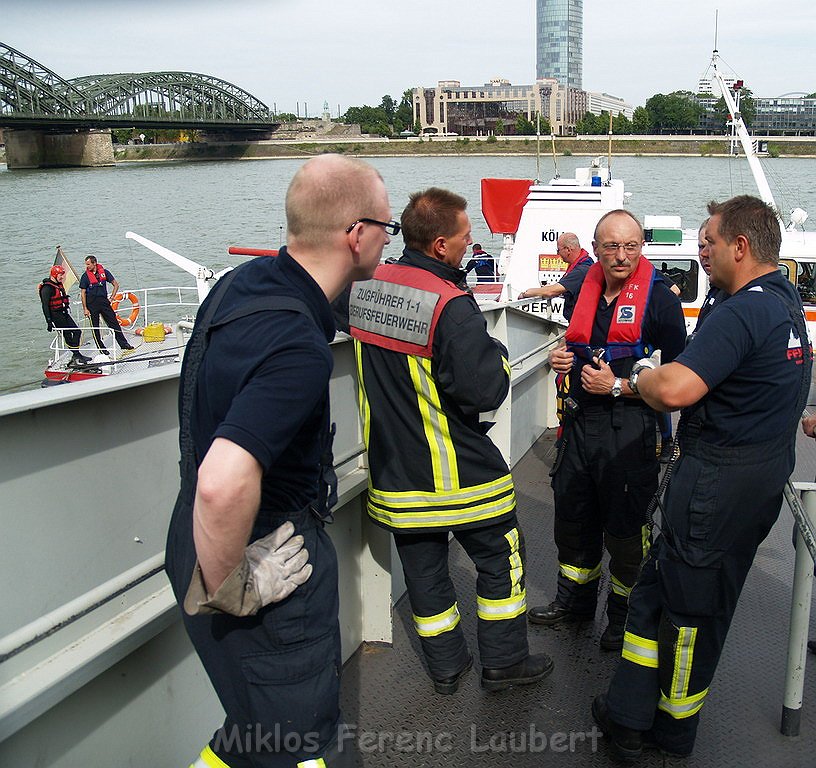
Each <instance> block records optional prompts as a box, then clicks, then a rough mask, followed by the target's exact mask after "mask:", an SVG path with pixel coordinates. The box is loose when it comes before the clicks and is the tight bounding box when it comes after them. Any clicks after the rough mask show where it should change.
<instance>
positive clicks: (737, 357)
mask: <svg viewBox="0 0 816 768" xmlns="http://www.w3.org/2000/svg"><path fill="white" fill-rule="evenodd" d="M734 306H735V305H733V304H731V303H730V302H729V303H726V304H723V305H722V306H721V307H719V309H718V310H717V311H716V312H712V313H711V315H709V317H707V318H706V321H705V323H704V324H703V326H702V327H701V328H700V329H699V330H698V331H697V332H696V333H695V334H694V338H693V339H692V340H691V342H690V343H689V345H688V347H686V349H685V350H684V351H683V352H682V353H681V354H680V355H679V356H678V357H677V362H678V363H681V364H682V365H685V366H686V368H689V369H691V370H692V371H694V373H696V374H697V375H698V376H699V377H700V378H701V379H702V380H703V381H704V382H705V383H706V385H707V386H708V388H709V389H713V388H714V387H715V386H717V385H718V384H720V383H721V382H722V381H724V380H725V379H726V378H727V377H728V376H729V375H730V374H731V373H732V372H733V371H734V370H736V368H737V367H738V366H739V365H740V363H741V362H742V361H743V359H744V358H745V356H746V355H748V354H750V352H751V349H752V348H753V346H754V341H753V339H752V337H751V332H750V329H749V328H748V327H747V326H746V325H745V323H744V322H743V320H742V318H741V317H740V316H739V314H738V313H736V312H734V309H733V308H734Z"/></svg>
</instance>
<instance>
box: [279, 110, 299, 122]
mask: <svg viewBox="0 0 816 768" xmlns="http://www.w3.org/2000/svg"><path fill="white" fill-rule="evenodd" d="M275 119H277V120H280V122H282V123H294V122H297V115H296V114H294V113H293V112H278V114H277V115H275Z"/></svg>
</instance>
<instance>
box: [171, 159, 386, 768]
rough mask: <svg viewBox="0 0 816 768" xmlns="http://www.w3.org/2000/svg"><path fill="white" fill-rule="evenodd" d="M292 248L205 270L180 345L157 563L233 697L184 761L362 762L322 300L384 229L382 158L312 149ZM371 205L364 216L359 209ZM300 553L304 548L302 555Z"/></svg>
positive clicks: (365, 264) (360, 275) (225, 697)
mask: <svg viewBox="0 0 816 768" xmlns="http://www.w3.org/2000/svg"><path fill="white" fill-rule="evenodd" d="M286 216H287V225H288V234H287V247H284V248H282V249H281V251H280V254H279V256H278V257H277V258H275V259H271V258H268V257H260V258H257V259H254V260H252V261H250V262H248V263H246V264H244V265H241V266H240V267H238V268H237V269H235V270H233V271H232V272H230V273H229V274H227V275H226V276H224V277H222V278H221V280H219V282H218V283H216V284H215V286H214V287H213V289H212V291H211V292H210V295H209V296H208V297H207V299H206V300H205V301H204V302H203V303H202V305H201V308H200V310H199V313H198V317H197V318H196V326H195V329H194V332H193V335H192V337H191V339H190V341H189V343H188V345H187V348H186V352H185V357H184V365H183V369H182V377H181V392H180V398H179V406H180V413H179V422H180V443H181V449H182V473H181V491H180V493H179V496H178V499H177V502H176V507H175V509H174V511H173V517H172V520H171V523H170V530H169V533H168V540H167V566H166V567H167V573H168V576H169V577H170V581H171V583H172V585H173V589H174V592H175V595H176V599H177V600H178V602H179V604H180V605H182V606H183V611H182V616H183V619H184V625H185V628H186V630H187V632H188V634H189V635H190V638H191V640H192V642H193V645H194V646H195V649H196V652H197V653H198V655H199V656H200V658H201V661H202V663H203V665H204V668H205V670H206V671H207V674H208V676H209V678H210V680H211V682H212V684H213V687H214V688H215V690H216V693H217V694H218V697H219V700H220V701H221V704H222V705H223V707H224V710H225V712H226V719H225V721H224V723H223V725H222V726H221V728H219V729H218V730H217V731H216V732H215V734H214V735H213V738H212V739H211V740H210V742H209V744H208V745H207V746H206V747H205V748H204V750H203V751H202V753H201V755H200V757H199V758H198V760H197V761H196V762H195V764H194V765H195V768H205V767H208V768H214V767H215V768H225V766H226V768H259V767H262V768H295V766H298V767H299V768H313V766H320V768H336V767H337V766H344V768H345V767H346V766H348V768H351V767H352V766H355V754H356V750H355V749H353V745H352V744H349V743H347V742H346V741H345V740H344V739H343V738H339V737H338V728H339V726H340V709H339V676H340V668H341V661H342V658H341V654H340V627H339V621H338V600H339V598H338V589H337V558H336V554H335V551H334V547H333V545H332V542H331V539H330V538H329V536H328V534H327V533H326V532H325V530H324V528H323V521H324V519H325V518H326V516H327V514H328V510H329V508H330V507H331V504H332V503H334V501H335V499H333V498H332V497H333V495H334V494H333V488H334V487H336V478H335V477H334V474H333V469H332V458H331V438H330V435H331V434H332V430H331V429H330V425H329V391H328V387H329V379H330V376H331V371H332V365H333V358H332V353H331V350H330V348H329V342H330V341H331V340H332V339H333V338H334V335H335V325H334V319H333V316H332V310H331V307H330V303H329V302H330V301H331V300H333V299H335V298H336V297H337V295H338V294H340V292H341V291H342V290H344V289H345V288H346V287H347V285H348V283H349V282H350V281H351V280H354V279H364V278H366V277H370V276H371V275H372V274H373V272H374V268H375V267H376V265H377V264H378V263H379V260H380V257H381V255H382V250H383V247H384V246H385V244H386V243H388V242H389V238H388V230H389V229H391V230H392V231H393V225H391V224H390V223H389V219H390V216H391V210H390V207H389V204H388V195H387V193H386V190H385V186H384V184H383V182H382V179H381V178H380V175H379V174H378V173H377V171H376V170H375V169H374V168H372V167H371V166H369V165H367V164H365V163H363V162H361V161H357V160H351V159H348V158H343V157H339V156H337V155H322V156H320V157H317V158H314V159H312V160H310V161H308V162H307V163H305V164H304V165H303V166H302V167H301V169H300V170H299V171H298V172H297V174H295V177H294V178H293V180H292V183H291V184H290V186H289V190H288V192H287V197H286ZM366 217H372V218H366ZM307 558H308V561H309V562H308V563H307Z"/></svg>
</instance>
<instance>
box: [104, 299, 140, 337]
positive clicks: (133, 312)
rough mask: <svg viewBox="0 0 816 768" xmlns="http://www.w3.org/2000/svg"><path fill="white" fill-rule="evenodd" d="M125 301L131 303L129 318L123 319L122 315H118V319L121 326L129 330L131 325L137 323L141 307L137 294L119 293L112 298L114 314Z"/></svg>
mask: <svg viewBox="0 0 816 768" xmlns="http://www.w3.org/2000/svg"><path fill="white" fill-rule="evenodd" d="M124 299H127V300H128V301H129V302H130V315H129V316H128V317H122V316H121V315H119V314H117V315H116V317H117V318H118V320H119V325H121V326H122V328H127V327H128V326H129V325H133V323H135V322H136V319H137V318H138V317H139V312H140V311H141V307H140V306H139V297H138V296H137V295H136V294H135V293H117V294H116V295H115V296H113V297H112V298H111V307H112V308H113V311H114V312H116V310H117V309H119V304H120V303H121V302H122V301H123V300H124Z"/></svg>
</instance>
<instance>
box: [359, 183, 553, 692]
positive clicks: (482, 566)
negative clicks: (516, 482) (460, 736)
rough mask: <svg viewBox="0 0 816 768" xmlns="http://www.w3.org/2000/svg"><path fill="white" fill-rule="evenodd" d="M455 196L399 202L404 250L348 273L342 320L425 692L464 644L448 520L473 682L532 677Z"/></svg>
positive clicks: (452, 672) (490, 350) (497, 386)
mask: <svg viewBox="0 0 816 768" xmlns="http://www.w3.org/2000/svg"><path fill="white" fill-rule="evenodd" d="M466 206H467V202H466V201H465V199H464V198H462V197H460V196H459V195H455V194H453V193H451V192H448V191H446V190H443V189H438V188H431V189H428V190H426V191H424V192H418V193H415V194H414V195H412V196H411V198H410V202H409V203H408V206H407V207H406V208H405V211H404V212H403V214H402V231H403V233H404V239H405V246H406V247H405V250H404V251H403V255H402V258H400V259H399V261H398V262H397V263H395V264H386V265H383V266H381V267H379V268H378V269H377V271H376V272H375V275H374V279H373V280H369V281H366V282H358V283H355V284H354V285H353V286H352V290H351V296H350V301H349V322H350V326H351V334H352V336H353V337H354V347H355V352H356V357H357V367H358V377H359V394H360V412H361V416H362V420H363V425H364V434H365V441H366V447H367V449H368V462H369V494H368V514H369V516H370V517H371V518H372V520H374V522H376V523H378V524H379V525H381V526H383V527H385V528H387V529H388V530H390V531H392V532H393V535H394V541H395V543H396V547H397V551H398V553H399V556H400V559H401V561H402V565H403V569H404V572H405V579H406V585H407V588H408V596H409V599H410V601H411V608H412V611H413V620H414V626H415V628H416V632H417V634H418V635H419V637H420V642H421V645H422V650H423V652H424V655H425V659H426V661H427V664H428V670H429V673H430V676H431V678H432V680H433V685H434V689H435V691H436V692H437V693H441V694H452V693H455V692H456V690H457V689H458V687H459V683H460V680H461V678H462V677H463V676H464V675H465V674H467V672H468V671H469V670H470V668H471V666H472V663H473V658H472V656H471V653H470V651H469V649H468V646H467V643H466V641H465V636H464V633H463V631H462V627H461V624H460V618H461V616H460V606H459V604H458V602H457V597H456V592H455V590H454V586H453V583H452V581H451V578H450V575H449V572H448V539H449V533H451V532H452V533H453V535H454V537H455V538H456V539H457V540H458V541H459V543H460V544H461V545H462V546H463V548H464V549H465V551H466V552H467V553H468V555H469V557H470V558H471V560H473V562H474V564H475V566H476V570H477V581H476V593H477V596H476V603H477V605H476V613H477V616H478V625H479V631H478V635H479V652H480V657H481V659H480V660H481V663H482V675H481V683H482V687H484V688H485V689H486V690H490V691H493V690H501V689H505V688H509V687H510V686H513V685H524V684H529V683H534V682H537V681H539V680H541V679H543V678H544V677H546V675H548V674H549V673H550V671H551V670H552V666H553V665H552V661H551V659H550V658H549V657H548V656H547V655H546V654H539V655H530V653H529V648H528V644H527V628H526V622H525V619H524V614H525V611H526V598H525V573H524V569H525V553H524V537H523V535H522V531H521V528H520V527H519V523H518V520H517V519H516V498H515V493H514V489H513V479H512V477H511V475H510V471H509V469H508V467H507V463H506V462H505V460H504V458H503V457H502V455H501V452H500V451H499V450H498V448H497V447H496V446H495V444H494V443H493V442H492V440H491V439H490V437H488V435H487V431H488V429H489V426H490V425H489V424H484V423H482V422H480V419H479V414H480V413H483V412H487V411H492V410H494V409H496V408H498V407H499V405H500V404H501V403H502V401H503V400H504V399H505V397H506V396H507V393H508V391H509V383H510V368H509V365H508V363H507V350H506V349H505V348H504V346H503V345H502V344H501V343H500V342H498V341H497V340H495V339H493V338H491V337H490V336H489V335H488V333H487V328H486V325H485V321H484V318H483V317H482V313H481V312H480V311H479V307H478V306H477V304H476V302H475V300H474V299H473V297H472V296H471V295H470V294H468V293H467V291H466V290H465V286H466V283H465V272H464V270H463V269H461V264H462V258H463V256H464V254H465V252H466V250H467V247H468V245H469V244H470V243H471V236H470V220H469V219H468V216H467V213H466V212H465V208H466Z"/></svg>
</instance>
